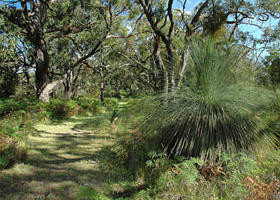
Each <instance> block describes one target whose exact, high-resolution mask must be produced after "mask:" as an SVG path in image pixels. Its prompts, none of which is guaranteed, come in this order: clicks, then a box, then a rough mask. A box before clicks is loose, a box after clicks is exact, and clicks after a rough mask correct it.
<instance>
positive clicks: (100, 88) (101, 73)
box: [99, 67, 105, 103]
mask: <svg viewBox="0 0 280 200" xmlns="http://www.w3.org/2000/svg"><path fill="white" fill-rule="evenodd" d="M99 75H100V85H99V91H100V101H101V102H102V103H103V102H104V90H105V83H104V73H103V67H101V68H100V72H99Z"/></svg>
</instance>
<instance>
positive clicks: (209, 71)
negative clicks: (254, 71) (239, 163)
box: [142, 41, 273, 159]
mask: <svg viewBox="0 0 280 200" xmlns="http://www.w3.org/2000/svg"><path fill="white" fill-rule="evenodd" d="M190 49H191V51H190V56H191V62H189V71H188V73H187V74H188V76H187V77H186V80H185V82H184V84H183V85H182V86H181V88H178V89H177V90H176V91H174V92H171V93H169V94H164V95H161V96H159V97H157V98H156V99H155V106H154V108H153V109H152V111H151V112H150V114H149V115H148V116H147V117H146V118H145V120H144V122H143V123H142V130H143V132H146V133H150V134H153V135H154V136H155V138H154V141H155V143H157V145H158V146H159V147H161V148H162V149H163V150H164V151H165V152H167V153H168V155H169V156H172V157H175V156H186V157H187V158H190V157H197V156H201V157H204V158H207V159H209V158H210V157H214V156H216V155H217V153H219V152H229V153H231V152H238V151H242V150H250V149H251V148H252V147H253V144H255V143H256V142H257V141H259V140H260V139H262V138H264V137H265V138H266V140H265V141H262V145H263V144H265V143H267V144H268V146H270V145H271V142H272V139H271V138H272V136H273V134H270V132H269V131H260V127H259V125H258V124H259V121H260V116H261V115H262V111H266V110H270V109H271V103H270V102H271V101H272V99H273V94H272V93H271V92H270V91H268V90H266V89H264V88H260V87H256V86H254V84H253V83H250V82H248V81H242V80H240V79H239V78H238V77H237V76H236V72H238V70H239V68H240V66H239V61H240V60H241V59H242V55H241V54H240V53H239V51H237V50H236V49H235V48H233V47H227V46H226V45H223V44H215V43H213V42H211V41H199V42H197V43H195V44H194V45H193V46H192V48H190Z"/></svg>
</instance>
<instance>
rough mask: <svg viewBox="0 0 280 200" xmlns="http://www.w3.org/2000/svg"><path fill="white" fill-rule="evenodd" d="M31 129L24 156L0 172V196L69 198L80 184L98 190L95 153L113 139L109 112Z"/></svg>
mask: <svg viewBox="0 0 280 200" xmlns="http://www.w3.org/2000/svg"><path fill="white" fill-rule="evenodd" d="M104 127H106V128H104ZM35 129H36V131H35V133H34V134H32V135H30V136H29V138H28V143H29V146H30V150H29V152H28V158H27V160H26V161H25V162H24V163H20V164H17V165H15V166H14V167H13V168H11V169H8V170H3V171H2V172H1V175H0V199H1V200H2V199H3V200H21V199H24V200H35V199H36V200H37V199H49V200H54V199H67V200H68V199H69V200H71V199H78V198H77V194H78V191H79V188H80V187H81V186H85V185H86V186H89V187H93V188H95V189H96V190H97V191H101V190H102V186H103V181H104V174H103V173H102V171H100V169H99V164H98V160H97V159H96V157H95V155H96V152H97V151H98V150H99V149H100V148H102V147H104V146H106V145H110V144H112V142H113V140H114V137H113V136H112V134H111V126H110V118H109V116H107V115H106V114H103V115H99V116H95V117H83V118H81V117H79V118H71V119H69V120H67V121H63V122H59V123H53V122H52V123H45V124H39V125H36V126H35Z"/></svg>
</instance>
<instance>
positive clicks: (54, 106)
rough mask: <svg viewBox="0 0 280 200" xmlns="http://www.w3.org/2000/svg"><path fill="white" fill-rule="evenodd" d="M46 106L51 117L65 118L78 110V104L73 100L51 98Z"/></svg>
mask: <svg viewBox="0 0 280 200" xmlns="http://www.w3.org/2000/svg"><path fill="white" fill-rule="evenodd" d="M45 106H46V111H48V112H49V113H50V118H51V119H58V120H61V119H67V118H69V117H71V116H73V115H75V114H76V113H77V112H78V109H79V108H78V104H77V103H76V102H75V101H74V100H65V99H52V100H51V101H50V103H48V104H47V105H45Z"/></svg>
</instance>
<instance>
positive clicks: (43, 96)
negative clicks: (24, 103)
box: [39, 79, 64, 102]
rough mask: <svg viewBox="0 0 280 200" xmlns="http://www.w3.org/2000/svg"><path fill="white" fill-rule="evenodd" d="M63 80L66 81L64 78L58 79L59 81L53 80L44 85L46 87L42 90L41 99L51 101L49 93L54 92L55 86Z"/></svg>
mask: <svg viewBox="0 0 280 200" xmlns="http://www.w3.org/2000/svg"><path fill="white" fill-rule="evenodd" d="M63 81H64V79H62V80H57V81H53V82H51V83H49V84H48V85H46V86H45V87H44V89H43V90H42V92H41V94H40V97H39V99H41V100H42V101H45V102H49V101H50V95H49V94H50V93H51V92H52V90H53V88H54V87H55V86H57V85H58V84H59V83H62V82H63Z"/></svg>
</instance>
